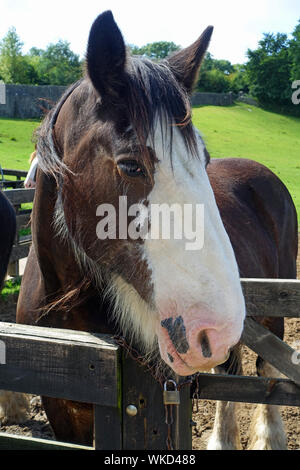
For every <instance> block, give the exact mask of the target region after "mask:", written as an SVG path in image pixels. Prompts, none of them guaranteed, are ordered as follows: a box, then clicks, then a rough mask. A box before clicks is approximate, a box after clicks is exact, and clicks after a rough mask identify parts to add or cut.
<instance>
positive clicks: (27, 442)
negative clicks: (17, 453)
mask: <svg viewBox="0 0 300 470" xmlns="http://www.w3.org/2000/svg"><path fill="white" fill-rule="evenodd" d="M0 450H86V451H88V450H94V448H93V447H86V446H80V445H76V444H67V443H64V442H58V441H50V440H47V439H37V438H34V437H26V436H17V435H13V434H7V433H0Z"/></svg>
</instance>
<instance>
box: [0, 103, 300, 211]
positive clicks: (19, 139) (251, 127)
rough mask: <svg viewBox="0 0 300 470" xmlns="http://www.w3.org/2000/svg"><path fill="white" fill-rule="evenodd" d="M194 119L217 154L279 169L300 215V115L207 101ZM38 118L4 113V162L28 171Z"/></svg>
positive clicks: (0, 144)
mask: <svg viewBox="0 0 300 470" xmlns="http://www.w3.org/2000/svg"><path fill="white" fill-rule="evenodd" d="M193 121H194V124H195V126H196V127H197V128H198V129H199V130H200V132H201V134H202V136H203V138H204V140H205V142H206V144H207V148H208V150H209V152H210V153H211V156H212V157H213V158H216V157H242V158H251V159H253V160H257V161H258V162H260V163H263V164H264V165H266V166H267V167H268V168H270V169H271V170H272V171H274V173H276V174H277V175H278V176H279V178H281V179H282V181H283V182H284V183H285V184H286V186H287V187H288V189H289V191H290V193H291V195H292V197H293V200H294V202H295V205H296V207H297V212H298V216H299V220H300V118H295V117H290V116H282V115H280V114H276V113H272V112H268V111H264V110H262V109H260V108H256V107H253V106H249V105H247V104H244V103H237V104H235V105H233V106H229V107H220V106H202V107H195V108H194V110H193ZM38 125H39V122H38V121H30V120H26V121H22V120H17V119H16V120H8V119H3V118H0V165H1V166H2V167H3V168H14V169H20V170H23V169H24V170H27V169H28V168H29V163H28V159H29V156H30V154H31V152H32V150H33V147H34V146H33V143H32V140H31V138H32V133H33V131H34V129H36V128H37V127H38Z"/></svg>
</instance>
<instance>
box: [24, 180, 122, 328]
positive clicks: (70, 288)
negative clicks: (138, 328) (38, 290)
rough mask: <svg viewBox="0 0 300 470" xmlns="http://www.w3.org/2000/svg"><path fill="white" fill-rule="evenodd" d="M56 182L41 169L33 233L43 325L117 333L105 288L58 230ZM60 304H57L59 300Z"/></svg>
mask: <svg viewBox="0 0 300 470" xmlns="http://www.w3.org/2000/svg"><path fill="white" fill-rule="evenodd" d="M56 201H57V189H56V184H55V181H54V180H53V179H52V178H49V177H47V176H45V175H44V174H43V173H41V172H39V175H38V184H37V189H36V194H35V200H34V209H33V214H32V236H33V243H34V247H35V252H36V257H37V262H38V264H39V268H40V271H41V276H42V282H43V286H44V291H45V297H46V298H47V301H48V300H49V302H48V303H47V301H46V302H45V303H46V306H45V307H46V311H47V309H48V308H49V307H50V310H49V313H47V314H45V315H44V316H43V317H42V319H41V321H40V324H43V325H51V326H53V327H57V328H71V329H79V330H85V331H95V332H101V333H114V331H113V327H112V325H111V323H110V321H109V313H108V311H109V310H110V306H109V305H108V304H107V303H105V302H104V300H103V299H102V296H101V291H100V290H99V289H96V288H95V287H94V285H93V283H92V282H91V280H90V279H88V278H85V276H84V275H83V273H82V270H81V269H80V267H79V265H78V260H76V256H75V255H74V252H73V250H72V246H71V244H70V243H69V242H68V240H64V239H61V238H60V237H59V236H58V235H57V233H56V229H55V223H54V222H55V221H54V216H55V205H56ZM57 301H58V303H57V304H56V302H57Z"/></svg>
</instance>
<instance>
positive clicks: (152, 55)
mask: <svg viewBox="0 0 300 470" xmlns="http://www.w3.org/2000/svg"><path fill="white" fill-rule="evenodd" d="M129 48H130V49H131V52H132V54H133V55H142V56H145V57H148V58H149V59H152V60H160V59H165V58H166V57H167V56H168V55H170V54H172V52H175V51H178V50H179V49H180V46H177V45H176V44H175V43H174V42H168V41H159V42H152V43H149V44H146V46H142V47H137V46H129Z"/></svg>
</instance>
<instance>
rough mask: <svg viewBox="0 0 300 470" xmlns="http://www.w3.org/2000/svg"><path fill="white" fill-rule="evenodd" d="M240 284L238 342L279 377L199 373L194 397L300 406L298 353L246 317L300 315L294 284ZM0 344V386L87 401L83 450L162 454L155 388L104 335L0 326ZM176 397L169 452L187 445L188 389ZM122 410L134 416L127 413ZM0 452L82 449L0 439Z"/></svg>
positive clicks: (299, 285)
mask: <svg viewBox="0 0 300 470" xmlns="http://www.w3.org/2000/svg"><path fill="white" fill-rule="evenodd" d="M241 282H242V287H243V291H244V294H245V299H246V306H247V318H246V321H245V328H244V332H243V335H242V343H244V344H245V345H247V346H248V347H249V348H251V349H252V350H253V351H255V352H256V353H257V354H259V355H260V356H261V357H263V358H264V359H266V360H267V361H268V362H270V363H271V364H272V365H273V366H275V367H276V368H277V369H278V370H279V371H280V372H281V373H282V374H284V376H285V377H286V378H265V377H245V376H230V375H227V376H225V375H215V374H199V375H198V384H199V394H198V396H199V399H210V400H222V401H224V400H225V401H227V400H228V401H237V402H247V403H265V404H271V405H288V406H300V367H299V363H300V351H295V350H294V349H293V348H291V347H290V346H289V345H287V344H286V343H284V342H283V341H281V340H280V339H279V338H277V337H276V336H275V335H273V334H272V333H271V332H269V331H268V330H266V329H265V328H264V327H262V326H260V325H259V324H257V323H256V322H254V320H253V319H252V318H251V317H252V316H256V317H258V316H268V317H283V316H284V317H289V318H291V317H295V318H299V312H300V281H296V280H271V279H242V280H241ZM0 341H2V343H1V344H4V345H5V353H6V361H5V362H6V363H5V364H2V365H0V389H4V390H13V391H18V392H24V393H32V394H37V395H45V396H50V397H57V398H65V399H70V400H76V401H80V402H85V403H92V404H93V406H94V447H89V448H88V449H91V450H92V449H104V450H118V449H123V450H140V449H147V450H164V449H166V437H167V434H168V426H167V424H166V423H165V407H164V405H163V400H162V388H161V386H160V385H159V384H158V382H156V381H155V380H154V378H153V377H152V375H151V374H150V373H149V371H148V369H145V368H144V367H142V366H141V365H139V363H138V362H137V361H135V360H133V359H132V358H131V357H128V356H127V355H126V353H125V352H124V351H122V350H121V348H120V347H119V346H117V345H116V344H115V342H114V341H113V340H112V338H110V337H109V336H107V335H98V334H91V333H82V332H77V331H70V330H56V329H52V328H41V327H32V326H26V325H13V324H7V323H2V324H1V323H0ZM182 379H183V378H181V380H182ZM180 396H181V404H180V405H179V406H174V407H173V408H174V412H173V424H172V426H171V428H169V431H170V436H171V440H172V442H173V446H174V449H180V450H188V449H191V446H192V435H191V427H190V418H191V416H192V407H191V398H190V388H189V386H187V385H186V384H185V385H183V386H182V387H181V388H180ZM128 405H133V406H134V407H135V409H136V413H133V414H132V413H129V414H128ZM0 448H2V449H7V448H14V449H24V448H34V449H65V448H70V449H71V448H72V449H74V448H82V447H78V446H70V445H68V444H65V443H64V444H62V443H58V442H55V441H54V442H51V441H50V442H49V441H44V440H37V439H31V438H26V439H24V438H20V437H18V438H17V437H12V436H8V435H6V434H1V435H0Z"/></svg>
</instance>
